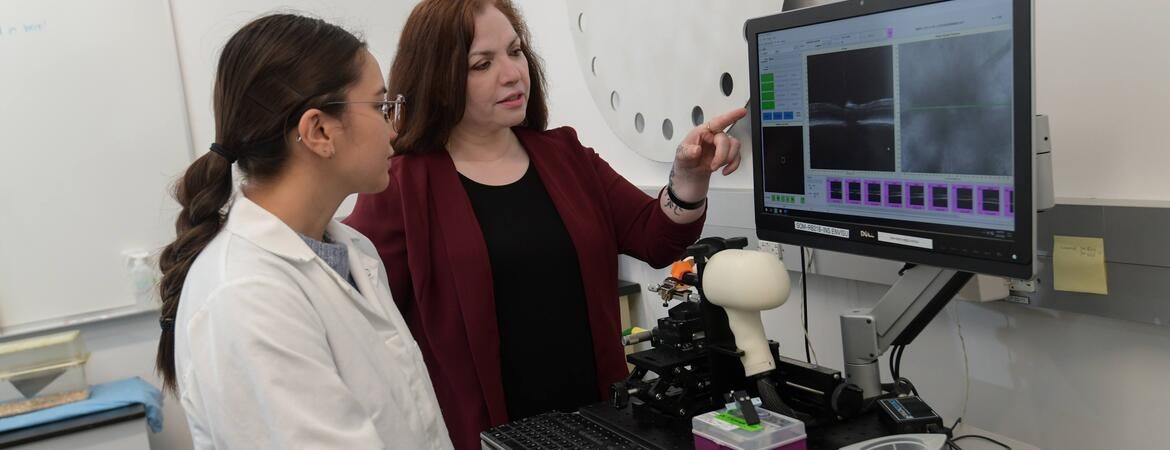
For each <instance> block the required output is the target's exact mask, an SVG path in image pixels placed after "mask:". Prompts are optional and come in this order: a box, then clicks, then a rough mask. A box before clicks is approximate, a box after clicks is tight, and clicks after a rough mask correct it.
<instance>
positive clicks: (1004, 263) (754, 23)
mask: <svg viewBox="0 0 1170 450" xmlns="http://www.w3.org/2000/svg"><path fill="white" fill-rule="evenodd" d="M948 1H955V0H843V1H838V2H834V3H829V4H826V5H822V6H815V7H810V8H803V9H798V10H794V11H789V12H784V13H780V14H775V15H771V16H765V17H759V18H754V19H750V20H748V21H747V22H746V23H745V24H744V36H745V38H746V39H747V42H748V58H749V65H748V66H749V67H748V70H749V72H750V77H751V78H750V80H752V81H753V82H751V83H749V85H750V86H751V98H752V99H753V100H752V101H751V102H749V103H750V107H749V110H750V118H751V125H752V140H753V141H754V142H753V145H752V148H753V158H752V160H753V161H752V166H753V175H754V177H753V178H754V193H753V201H754V206H755V221H756V233H757V235H758V237H759V238H760V239H762V240H768V241H774V242H781V243H786V244H792V245H800V246H805V247H811V248H819V249H826V250H833V251H839V252H845V253H851V254H857V255H864V256H871V257H876V258H883V259H890V260H895V261H905V262H909V263H915V264H924V265H931V266H937V267H945V268H951V269H956V270H962V271H968V272H974V273H981V274H988V275H999V276H1006V277H1012V278H1024V279H1027V278H1032V277H1033V276H1034V274H1035V239H1036V236H1035V235H1036V230H1035V209H1034V206H1033V205H1034V195H1035V194H1034V192H1035V189H1034V185H1033V183H1034V180H1035V174H1034V170H1035V169H1034V157H1035V156H1034V149H1033V145H1034V142H1033V140H1034V138H1033V133H1034V130H1033V120H1034V117H1035V97H1034V95H1035V94H1034V93H1035V89H1034V78H1033V73H1034V62H1033V54H1032V52H1033V44H1034V39H1033V22H1032V21H1033V10H1032V0H1012V47H1013V48H1012V50H1013V61H1012V63H1013V72H1014V73H1013V90H1014V93H1013V98H1014V100H1013V101H1014V108H1013V112H1012V116H1013V119H1012V120H1013V124H1014V129H1015V133H1014V136H1013V147H1014V150H1015V156H1014V157H1015V182H1014V186H1015V193H1016V196H1015V211H1016V213H1015V216H1014V217H1015V230H1016V232H1015V233H1014V239H1013V240H1012V241H1011V244H1010V251H1011V253H1012V254H1014V255H1016V257H1017V259H1016V260H1014V261H1013V260H1009V259H1006V258H1005V259H991V258H985V257H973V256H963V255H959V254H951V253H942V252H938V251H934V250H926V249H919V248H914V247H905V246H894V245H892V244H884V243H879V242H876V241H865V240H861V238H860V237H859V236H857V234H858V229H857V227H849V230H850V237H849V238H848V239H845V238H837V237H830V236H824V235H819V234H814V233H808V232H799V231H796V230H795V228H794V222H796V221H797V219H795V218H793V217H791V216H782V215H775V214H766V213H765V212H764V185H763V183H764V179H763V158H761V157H760V154H761V152H762V149H761V146H759V145H755V143H756V142H759V140H760V138H761V136H762V131H763V130H762V120H761V118H762V117H761V111H760V102H758V101H756V100H755V99H759V98H760V83H758V82H755V81H756V80H759V79H760V73H759V53H758V36H759V35H760V34H761V33H770V32H773V31H778V30H783V29H789V28H796V27H803V26H808V25H814V24H818V23H824V22H832V21H837V20H843V19H848V18H852V17H858V16H866V15H870V14H877V13H882V12H887V11H893V10H899V9H904V8H910V7H916V6H922V5H928V4H934V3H945V2H948ZM1021 193H1023V194H1024V195H1021ZM799 220H800V221H803V222H807V223H812V224H829V223H832V222H831V221H826V220H822V219H809V218H800V219H799ZM849 223H851V224H853V225H861V226H865V225H864V224H861V223H859V222H849ZM833 226H837V225H833ZM927 226H929V225H927ZM876 229H877V230H885V229H886V227H877V228H876ZM920 233H921V234H922V237H930V235H939V234H940V233H939V232H932V231H929V230H921V231H920ZM963 239H966V240H969V241H970V243H971V244H975V243H977V242H978V241H979V240H980V238H976V237H969V238H963ZM964 242H966V241H964ZM963 248H968V247H963ZM969 248H970V249H972V251H974V250H975V249H977V248H978V246H976V245H971V246H970V247H969Z"/></svg>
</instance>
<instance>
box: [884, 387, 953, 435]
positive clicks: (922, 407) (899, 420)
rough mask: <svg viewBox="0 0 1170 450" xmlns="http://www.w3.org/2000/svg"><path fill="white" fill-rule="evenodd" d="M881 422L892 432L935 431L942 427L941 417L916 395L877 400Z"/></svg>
mask: <svg viewBox="0 0 1170 450" xmlns="http://www.w3.org/2000/svg"><path fill="white" fill-rule="evenodd" d="M878 406H880V407H881V409H882V414H880V415H879V416H880V417H881V419H882V424H884V425H885V426H886V428H887V429H889V430H890V432H892V433H894V434H904V433H937V432H939V431H940V430H942V429H943V421H942V417H939V416H938V413H936V412H934V410H933V409H931V408H930V406H929V405H927V404H926V402H924V401H922V399H920V398H918V397H913V396H909V397H899V398H887V399H882V400H878Z"/></svg>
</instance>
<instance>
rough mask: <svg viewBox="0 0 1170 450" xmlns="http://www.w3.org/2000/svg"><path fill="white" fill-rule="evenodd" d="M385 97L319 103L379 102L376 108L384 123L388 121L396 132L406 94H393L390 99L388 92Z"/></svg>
mask: <svg viewBox="0 0 1170 450" xmlns="http://www.w3.org/2000/svg"><path fill="white" fill-rule="evenodd" d="M385 98H386V100H382V101H372V102H363V101H353V102H329V103H323V104H321V106H329V105H349V104H364V105H369V104H379V105H382V106H381V107H380V108H378V110H380V111H382V118H383V119H386V123H388V124H390V126H393V127H394V132H398V131H399V126H400V124H401V120H402V110H403V107H402V105H405V104H406V96H405V95H402V94H397V95H395V96H394V100H390V94H389V93H387V94H386V97H385ZM391 105H393V111H394V114H393V120H391V114H390V111H391V109H390V108H391Z"/></svg>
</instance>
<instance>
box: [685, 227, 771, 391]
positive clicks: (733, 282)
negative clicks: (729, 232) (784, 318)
mask: <svg viewBox="0 0 1170 450" xmlns="http://www.w3.org/2000/svg"><path fill="white" fill-rule="evenodd" d="M699 276H700V277H702V281H703V282H702V286H703V295H705V296H706V298H707V301H709V302H711V303H712V304H715V305H718V306H721V307H723V309H724V310H726V311H727V324H728V326H729V327H730V328H731V332H732V333H733V334H734V335H735V345H736V347H739V349H740V350H743V352H744V355H743V357H742V358H741V361H742V362H743V368H744V374H745V375H747V376H749V377H750V376H752V375H756V374H759V373H763V372H767V371H769V370H772V369H775V368H776V365H775V361H774V360H773V359H772V352H771V351H770V350H769V349H768V338H767V337H766V336H765V335H764V325H763V323H762V322H761V321H760V311H766V310H769V309H773V308H777V307H779V306H780V305H783V304H784V302H786V301H788V293H789V289H790V281H789V278H788V270H787V269H786V268H785V267H784V263H783V262H781V261H780V259H779V258H776V255H773V254H770V253H763V252H758V251H752V250H736V249H731V250H723V251H721V252H719V253H716V254H715V255H714V256H712V257H711V259H710V260H708V261H707V264H706V266H705V267H704V268H703V272H702V273H700V274H699Z"/></svg>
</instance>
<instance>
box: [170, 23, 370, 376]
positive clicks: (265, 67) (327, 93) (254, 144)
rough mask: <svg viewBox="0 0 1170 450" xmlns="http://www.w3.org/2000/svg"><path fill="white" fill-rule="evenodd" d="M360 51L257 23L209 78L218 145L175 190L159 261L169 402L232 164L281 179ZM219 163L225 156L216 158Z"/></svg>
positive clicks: (353, 42) (333, 109) (320, 31)
mask: <svg viewBox="0 0 1170 450" xmlns="http://www.w3.org/2000/svg"><path fill="white" fill-rule="evenodd" d="M365 46H366V44H365V42H363V41H362V40H361V39H359V38H357V37H356V36H354V35H353V34H351V33H350V32H348V31H346V30H344V29H342V28H340V27H338V26H336V25H332V24H329V23H327V22H325V21H323V20H320V19H315V18H309V17H302V16H297V15H290V14H276V15H269V16H265V17H261V18H259V19H256V20H255V21H252V22H251V23H249V24H247V25H245V26H244V27H243V28H241V29H240V30H239V31H237V32H236V34H235V35H233V36H232V37H231V39H229V40H228V42H227V44H226V45H225V46H224V48H223V52H222V53H221V54H220V56H219V65H218V67H217V70H216V77H215V94H214V108H215V136H216V143H218V144H219V145H220V146H221V147H222V150H221V151H220V152H208V153H206V154H204V155H203V156H202V157H200V158H199V159H197V160H195V162H193V163H191V166H190V167H188V168H187V171H186V173H184V175H183V177H182V178H181V179H179V180H178V181H177V182H176V183H175V186H174V196H175V199H176V200H177V201H178V202H179V205H180V206H182V211H181V212H180V213H179V216H178V218H176V219H175V235H176V236H175V241H174V242H172V243H171V244H170V245H168V246H166V248H164V249H163V251H162V255H161V256H160V260H159V268H160V269H161V270H162V273H163V275H162V281H161V283H160V284H159V293H160V296H161V298H162V317H161V319H160V322H159V323H160V325H161V326H162V336H161V338H160V339H159V342H158V356H157V359H156V360H155V367H156V369H157V370H158V372H159V373H160V374H162V377H163V388H164V389H165V390H167V391H170V392H172V393H173V392H175V389H176V378H175V354H174V347H175V333H174V326H175V325H176V324H175V322H174V321H175V316H176V315H177V313H178V310H179V298H180V295H181V293H182V290H183V283H184V281H186V278H187V272H188V270H190V268H191V263H192V262H194V261H195V258H196V257H197V256H198V255H199V253H200V252H202V251H203V249H204V248H205V247H207V244H208V243H210V242H211V240H212V239H213V238H214V237H215V236H216V234H218V233H219V231H220V229H221V228H222V227H223V223H224V220H225V218H226V217H225V214H226V209H227V204H228V201H229V200H230V199H231V195H232V170H231V167H232V162H231V161H229V159H228V157H229V156H225V155H230V157H231V158H232V159H235V160H236V161H237V162H238V164H239V168H240V171H242V172H243V173H244V175H245V176H247V177H249V178H251V179H261V180H262V179H269V178H271V177H273V176H275V175H277V174H278V173H279V172H280V170H281V169H282V168H283V167H284V165H285V161H286V160H287V159H288V154H289V152H288V147H289V146H288V142H287V141H288V138H289V133H290V131H291V130H293V129H295V128H296V125H297V123H298V122H299V121H300V118H301V115H303V114H304V112H305V111H307V110H309V109H310V108H316V109H319V110H321V111H322V112H324V113H327V114H338V113H340V111H341V109H342V108H343V107H344V106H343V105H331V106H329V107H323V106H316V105H322V104H325V103H328V102H333V101H342V100H344V99H345V90H346V88H348V87H349V86H350V85H352V84H353V83H355V82H356V81H357V80H358V78H359V73H360V67H359V65H360V59H359V56H360V52H361V50H363V49H365ZM221 153H222V154H221Z"/></svg>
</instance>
